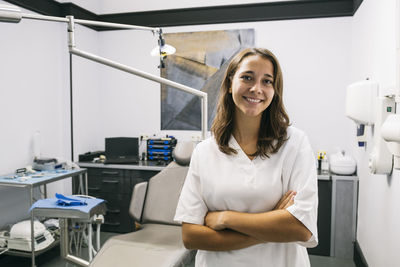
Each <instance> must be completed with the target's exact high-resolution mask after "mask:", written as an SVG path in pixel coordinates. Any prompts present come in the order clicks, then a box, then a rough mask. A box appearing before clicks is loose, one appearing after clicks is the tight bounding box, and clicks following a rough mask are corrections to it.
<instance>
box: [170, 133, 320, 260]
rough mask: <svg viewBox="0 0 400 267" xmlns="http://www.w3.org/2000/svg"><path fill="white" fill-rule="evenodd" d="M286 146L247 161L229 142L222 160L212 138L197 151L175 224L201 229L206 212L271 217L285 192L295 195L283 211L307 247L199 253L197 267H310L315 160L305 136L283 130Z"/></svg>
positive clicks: (257, 247)
mask: <svg viewBox="0 0 400 267" xmlns="http://www.w3.org/2000/svg"><path fill="white" fill-rule="evenodd" d="M288 138H289V139H288V140H287V141H286V142H285V143H284V144H283V146H282V147H281V148H280V149H279V151H278V152H277V153H275V154H272V155H270V157H269V158H264V159H263V158H260V157H256V158H254V159H253V160H250V159H249V158H248V157H247V156H246V154H245V153H244V152H243V151H242V149H241V148H240V146H239V144H238V143H237V142H236V140H235V138H234V137H233V136H232V137H231V140H230V142H229V146H230V147H232V148H234V149H236V150H237V152H238V153H237V154H233V155H226V154H224V153H222V152H221V151H220V150H219V149H218V145H217V143H216V141H215V139H214V138H213V137H211V138H208V139H207V140H205V141H203V142H201V143H200V144H198V145H197V147H196V149H195V150H194V152H193V155H192V159H191V163H190V168H189V172H188V175H187V178H186V181H185V184H184V186H183V188H182V192H181V196H180V199H179V202H178V207H177V210H176V214H175V220H176V221H178V222H187V223H192V224H199V225H204V217H205V215H206V214H207V212H208V211H224V210H233V211H238V212H247V213H258V212H266V211H271V210H273V208H274V207H275V205H276V204H277V202H278V201H279V200H280V199H281V197H282V196H283V194H285V193H286V192H287V191H288V190H294V191H296V192H297V195H296V197H295V201H294V204H293V205H292V206H290V207H288V208H287V210H288V211H289V212H290V213H291V214H293V215H294V216H295V217H296V218H297V219H298V220H300V221H301V222H302V223H303V224H304V225H305V226H306V227H307V228H308V229H309V230H310V231H311V233H312V237H311V239H310V240H309V241H308V242H291V243H273V242H269V243H263V244H258V245H255V246H251V247H248V248H244V249H239V250H231V251H222V252H221V251H218V252H215V251H205V250H199V251H198V253H197V256H196V267H225V266H229V267H235V266H252V267H258V266H259V267H265V266H271V267H280V266H282V267H283V266H285V267H295V266H299V267H304V266H310V262H309V258H308V254H307V250H306V247H314V246H316V245H317V244H318V236H317V206H318V188H317V173H316V167H315V158H314V155H313V152H312V149H311V146H310V144H309V141H308V139H307V137H306V135H305V134H304V132H302V131H300V130H298V129H296V128H294V127H293V126H290V127H288Z"/></svg>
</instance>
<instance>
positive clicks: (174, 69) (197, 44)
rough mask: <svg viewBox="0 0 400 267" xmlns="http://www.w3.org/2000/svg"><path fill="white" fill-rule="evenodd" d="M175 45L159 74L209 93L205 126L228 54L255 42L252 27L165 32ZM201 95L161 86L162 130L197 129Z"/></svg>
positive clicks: (213, 111) (171, 43) (229, 55)
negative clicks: (172, 53)
mask: <svg viewBox="0 0 400 267" xmlns="http://www.w3.org/2000/svg"><path fill="white" fill-rule="evenodd" d="M164 38H165V41H166V43H167V44H170V45H172V46H174V47H175V48H176V53H175V54H174V55H171V56H168V57H167V58H166V60H165V68H163V69H161V77H163V78H166V79H169V80H172V81H175V82H179V83H181V84H184V85H187V86H190V87H193V88H195V89H198V90H201V91H203V92H206V93H207V94H208V129H210V127H211V123H212V121H213V119H214V116H215V112H216V106H217V101H218V93H219V88H220V86H221V82H222V78H223V75H224V73H225V70H226V67H227V64H228V63H229V60H230V58H231V57H232V56H233V55H235V54H236V53H237V52H239V51H240V50H242V49H243V48H246V47H252V46H254V29H243V30H226V31H204V32H186V33H168V34H164ZM200 101H201V100H200V98H199V97H197V96H193V95H190V94H188V93H185V92H182V91H179V90H177V89H174V88H171V87H169V86H165V85H162V86H161V130H200V128H201V106H200Z"/></svg>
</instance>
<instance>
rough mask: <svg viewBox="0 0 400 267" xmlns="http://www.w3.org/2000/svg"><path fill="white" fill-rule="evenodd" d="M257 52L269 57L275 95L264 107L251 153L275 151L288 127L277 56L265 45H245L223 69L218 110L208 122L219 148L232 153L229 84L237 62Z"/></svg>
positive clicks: (265, 154) (232, 123)
mask: <svg viewBox="0 0 400 267" xmlns="http://www.w3.org/2000/svg"><path fill="white" fill-rule="evenodd" d="M252 55H258V56H261V57H263V58H266V59H268V60H269V61H271V63H272V65H273V66H274V81H273V87H274V91H275V93H274V97H273V99H272V102H271V104H270V105H269V106H268V108H266V109H265V110H264V111H263V114H262V117H261V124H260V130H259V133H258V141H257V151H256V152H255V153H254V154H253V155H252V156H261V157H269V154H273V153H276V152H277V151H278V150H279V148H280V147H281V146H282V145H283V143H284V142H285V141H286V140H287V127H288V126H289V125H290V122H289V116H288V115H287V113H286V111H285V107H284V105H283V100H282V93H283V78H282V70H281V67H280V65H279V62H278V59H277V58H276V57H275V55H274V54H272V52H270V51H269V50H267V49H264V48H246V49H244V50H242V51H240V52H239V53H238V54H236V55H235V56H234V57H233V59H232V60H231V62H230V63H229V66H228V68H227V70H226V72H225V77H224V80H223V82H222V85H221V89H220V96H219V100H218V106H217V114H216V116H215V119H214V121H213V124H212V126H211V131H212V133H213V135H214V138H215V140H216V141H217V144H218V146H219V150H221V152H223V153H225V154H228V155H231V154H236V153H237V151H236V150H235V149H233V148H231V147H229V140H230V138H231V135H232V133H233V128H234V114H235V103H234V102H233V99H232V94H231V93H229V88H231V86H232V78H233V76H234V75H235V73H236V71H237V69H238V68H239V65H240V64H241V62H242V61H243V59H245V58H246V57H248V56H252Z"/></svg>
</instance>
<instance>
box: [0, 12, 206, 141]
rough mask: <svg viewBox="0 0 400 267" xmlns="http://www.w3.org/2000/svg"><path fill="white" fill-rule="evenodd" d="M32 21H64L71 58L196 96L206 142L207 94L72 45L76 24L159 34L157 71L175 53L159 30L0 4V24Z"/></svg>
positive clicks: (152, 53)
mask: <svg viewBox="0 0 400 267" xmlns="http://www.w3.org/2000/svg"><path fill="white" fill-rule="evenodd" d="M22 18H24V19H34V20H45V21H55V22H65V23H67V24H68V49H69V52H70V53H71V54H73V55H76V56H79V57H83V58H86V59H88V60H91V61H95V62H97V63H100V64H103V65H106V66H109V67H112V68H114V69H118V70H121V71H124V72H127V73H130V74H133V75H136V76H139V77H142V78H145V79H147V80H151V81H154V82H157V83H160V84H164V85H168V86H171V87H174V88H176V89H178V90H181V91H184V92H187V93H189V94H192V95H195V96H198V97H200V98H201V132H202V139H205V138H206V136H207V93H204V92H201V91H199V90H197V89H194V88H192V87H189V86H185V85H183V84H180V83H177V82H174V81H171V80H168V79H165V78H161V77H158V76H155V75H152V74H149V73H146V72H143V71H140V70H137V69H134V68H132V67H129V66H127V65H123V64H120V63H118V62H115V61H112V60H109V59H106V58H103V57H100V56H97V55H94V54H91V53H88V52H85V51H82V50H79V49H77V48H76V45H75V35H74V30H75V23H77V24H81V25H92V26H100V27H109V28H117V29H134V30H145V31H151V32H152V33H153V34H154V35H158V38H159V40H158V46H157V47H156V48H154V49H153V50H152V52H151V55H153V56H159V57H160V66H159V68H163V67H164V62H163V60H164V58H165V57H166V56H167V55H170V54H173V53H174V52H175V48H173V47H172V46H170V45H167V44H165V40H164V38H163V37H162V30H161V29H160V28H152V27H143V26H136V25H129V24H119V23H109V22H99V21H92V20H81V19H74V17H73V16H66V17H65V18H61V17H53V16H44V15H36V14H28V13H22V12H21V10H20V9H19V8H18V7H16V6H9V5H0V22H11V23H19V22H20V21H21V19H22Z"/></svg>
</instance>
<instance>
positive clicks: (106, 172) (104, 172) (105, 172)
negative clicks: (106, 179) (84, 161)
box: [101, 171, 119, 175]
mask: <svg viewBox="0 0 400 267" xmlns="http://www.w3.org/2000/svg"><path fill="white" fill-rule="evenodd" d="M101 173H102V174H109V175H118V174H119V172H110V171H102V172H101Z"/></svg>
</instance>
